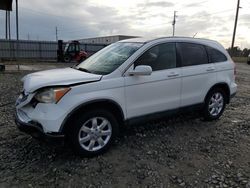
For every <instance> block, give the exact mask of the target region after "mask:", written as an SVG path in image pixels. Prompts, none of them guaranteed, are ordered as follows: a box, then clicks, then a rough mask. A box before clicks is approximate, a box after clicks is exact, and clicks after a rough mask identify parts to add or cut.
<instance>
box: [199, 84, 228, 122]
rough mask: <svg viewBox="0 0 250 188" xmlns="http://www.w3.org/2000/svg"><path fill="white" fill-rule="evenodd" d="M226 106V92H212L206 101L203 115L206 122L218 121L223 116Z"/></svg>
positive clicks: (217, 90)
mask: <svg viewBox="0 0 250 188" xmlns="http://www.w3.org/2000/svg"><path fill="white" fill-rule="evenodd" d="M225 106H226V95H225V92H224V91H223V90H222V89H220V88H216V89H213V90H211V91H210V92H209V93H208V95H207V97H206V100H205V106H204V111H203V115H204V118H205V120H216V119H219V117H220V116H221V115H222V113H223V111H224V109H225Z"/></svg>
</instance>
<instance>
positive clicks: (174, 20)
mask: <svg viewBox="0 0 250 188" xmlns="http://www.w3.org/2000/svg"><path fill="white" fill-rule="evenodd" d="M176 12H177V11H174V19H173V23H172V25H173V36H174V34H175V23H176V17H177V16H176Z"/></svg>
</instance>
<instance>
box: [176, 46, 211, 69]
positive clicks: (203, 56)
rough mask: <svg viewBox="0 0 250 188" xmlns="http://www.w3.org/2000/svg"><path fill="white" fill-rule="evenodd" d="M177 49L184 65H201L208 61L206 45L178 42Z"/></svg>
mask: <svg viewBox="0 0 250 188" xmlns="http://www.w3.org/2000/svg"><path fill="white" fill-rule="evenodd" d="M177 50H178V53H179V56H180V60H181V62H182V66H192V65H201V64H207V63H208V57H207V53H206V50H205V47H204V46H202V45H199V44H191V43H177Z"/></svg>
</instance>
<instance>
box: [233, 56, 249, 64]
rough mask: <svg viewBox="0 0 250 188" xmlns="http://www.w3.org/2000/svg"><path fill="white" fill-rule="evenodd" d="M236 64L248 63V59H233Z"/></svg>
mask: <svg viewBox="0 0 250 188" xmlns="http://www.w3.org/2000/svg"><path fill="white" fill-rule="evenodd" d="M232 59H233V61H234V62H237V63H247V57H232Z"/></svg>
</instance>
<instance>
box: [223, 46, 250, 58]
mask: <svg viewBox="0 0 250 188" xmlns="http://www.w3.org/2000/svg"><path fill="white" fill-rule="evenodd" d="M227 51H228V53H229V54H230V55H231V57H248V56H249V54H250V49H248V48H244V49H243V50H241V49H240V48H239V47H238V46H236V47H234V48H228V49H227Z"/></svg>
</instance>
